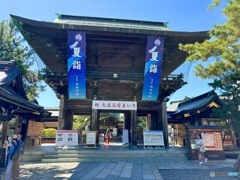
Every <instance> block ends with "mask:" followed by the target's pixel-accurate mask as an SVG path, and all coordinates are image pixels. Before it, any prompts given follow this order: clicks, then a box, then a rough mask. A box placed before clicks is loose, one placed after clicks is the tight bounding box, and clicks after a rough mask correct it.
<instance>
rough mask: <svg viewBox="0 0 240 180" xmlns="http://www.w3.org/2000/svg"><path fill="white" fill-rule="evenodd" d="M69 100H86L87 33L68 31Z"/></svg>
mask: <svg viewBox="0 0 240 180" xmlns="http://www.w3.org/2000/svg"><path fill="white" fill-rule="evenodd" d="M68 93H69V99H86V32H76V31H68Z"/></svg>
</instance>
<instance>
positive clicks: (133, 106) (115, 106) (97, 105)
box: [92, 100, 137, 110]
mask: <svg viewBox="0 0 240 180" xmlns="http://www.w3.org/2000/svg"><path fill="white" fill-rule="evenodd" d="M92 109H109V110H137V102H136V101H97V100H95V101H92Z"/></svg>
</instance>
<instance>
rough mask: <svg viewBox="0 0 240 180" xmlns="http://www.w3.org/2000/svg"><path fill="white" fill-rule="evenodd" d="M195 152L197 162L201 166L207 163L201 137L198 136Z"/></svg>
mask: <svg viewBox="0 0 240 180" xmlns="http://www.w3.org/2000/svg"><path fill="white" fill-rule="evenodd" d="M196 150H197V152H198V162H199V164H203V163H204V162H205V163H206V162H207V160H208V159H207V158H205V151H206V147H205V145H204V142H203V140H202V135H201V134H198V139H197V141H196Z"/></svg>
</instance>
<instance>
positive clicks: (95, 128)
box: [90, 109, 100, 144]
mask: <svg viewBox="0 0 240 180" xmlns="http://www.w3.org/2000/svg"><path fill="white" fill-rule="evenodd" d="M99 115H100V112H99V111H98V110H97V109H93V110H92V117H91V121H90V131H97V134H96V144H99V133H98V130H99V126H98V117H99Z"/></svg>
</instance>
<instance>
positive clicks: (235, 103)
mask: <svg viewBox="0 0 240 180" xmlns="http://www.w3.org/2000/svg"><path fill="white" fill-rule="evenodd" d="M239 79H240V72H231V73H228V74H227V73H225V74H224V75H222V76H220V77H219V78H216V79H215V80H214V82H213V83H210V85H211V86H212V87H213V88H215V89H218V90H220V92H221V99H222V101H223V106H222V108H221V109H215V110H214V113H215V114H217V116H218V117H220V118H221V120H222V122H223V126H222V127H223V129H225V130H229V131H233V130H234V131H235V132H237V133H239V132H240V112H239V105H240V81H239Z"/></svg>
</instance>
